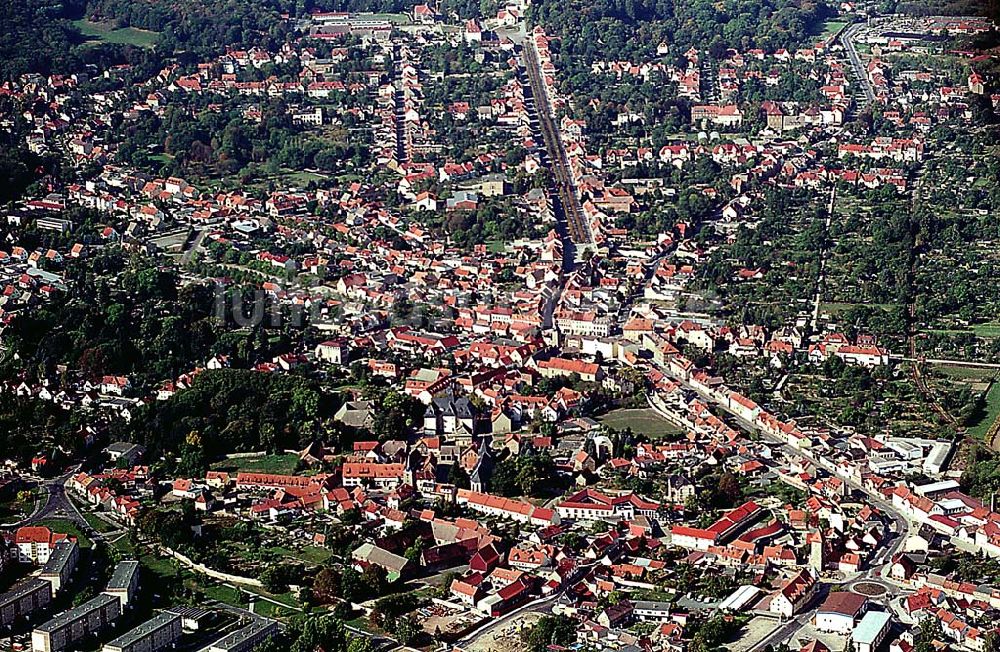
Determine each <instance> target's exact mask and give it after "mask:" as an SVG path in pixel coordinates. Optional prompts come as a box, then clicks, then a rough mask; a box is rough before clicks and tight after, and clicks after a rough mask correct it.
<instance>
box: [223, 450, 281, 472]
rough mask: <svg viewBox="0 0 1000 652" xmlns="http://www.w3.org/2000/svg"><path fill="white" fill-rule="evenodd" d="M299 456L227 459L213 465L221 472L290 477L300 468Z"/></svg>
mask: <svg viewBox="0 0 1000 652" xmlns="http://www.w3.org/2000/svg"><path fill="white" fill-rule="evenodd" d="M298 463H299V456H298V455H296V454H295V453H288V454H287V455H263V456H261V457H248V458H238V457H227V458H226V459H224V460H222V461H221V462H216V463H215V464H213V465H212V468H213V469H216V470H219V471H246V472H248V473H277V474H280V475H290V474H292V473H294V472H295V467H296V466H298Z"/></svg>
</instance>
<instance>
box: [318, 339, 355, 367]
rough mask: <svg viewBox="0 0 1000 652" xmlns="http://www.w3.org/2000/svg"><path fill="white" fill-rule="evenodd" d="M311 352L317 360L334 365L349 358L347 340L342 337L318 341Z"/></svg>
mask: <svg viewBox="0 0 1000 652" xmlns="http://www.w3.org/2000/svg"><path fill="white" fill-rule="evenodd" d="M313 352H314V353H315V355H316V359H317V360H319V361H321V362H329V363H330V364H335V365H342V364H345V363H346V362H347V361H348V360H349V359H350V349H349V348H348V346H347V340H345V339H342V338H341V339H336V340H327V341H325V342H320V343H319V344H317V345H316V349H315V350H314V351H313Z"/></svg>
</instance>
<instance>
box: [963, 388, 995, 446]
mask: <svg viewBox="0 0 1000 652" xmlns="http://www.w3.org/2000/svg"><path fill="white" fill-rule="evenodd" d="M998 418H1000V383H993V385H992V386H991V387H990V391H989V392H988V393H987V394H986V409H985V411H984V413H983V418H982V419H980V420H979V423H977V424H975V425H973V426H971V427H970V428H969V434H970V435H972V436H973V437H979V438H982V437H985V436H986V433H987V432H989V429H990V426H992V425H993V422H994V421H996V420H997V419H998Z"/></svg>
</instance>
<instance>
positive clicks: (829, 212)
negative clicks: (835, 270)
mask: <svg viewBox="0 0 1000 652" xmlns="http://www.w3.org/2000/svg"><path fill="white" fill-rule="evenodd" d="M836 202H837V186H833V187H832V188H830V203H829V205H828V206H827V208H826V222H825V223H824V226H823V234H824V239H825V238H829V236H830V223H831V221H832V220H833V207H834V206H835V205H836ZM826 259H827V256H826V247H824V249H823V251H821V252H820V259H819V278H817V279H816V296H815V297H813V316H812V330H813V332H814V333H815V332H818V328H817V324H818V323H819V306H820V303H821V301H822V300H823V284H824V283H825V282H826Z"/></svg>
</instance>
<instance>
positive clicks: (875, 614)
mask: <svg viewBox="0 0 1000 652" xmlns="http://www.w3.org/2000/svg"><path fill="white" fill-rule="evenodd" d="M889 620H890V617H889V614H887V613H886V612H884V611H869V612H868V613H866V614H865V617H864V618H862V619H861V622H860V623H858V626H857V627H855V628H854V634H852V635H851V638H853V639H854V642H855V643H866V644H868V645H873V644H874V643H875V641H876V640H878V637H879V635H880V634H881V633H882V631H883V630H884V629H885V628H886V627H888V626H889Z"/></svg>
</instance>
